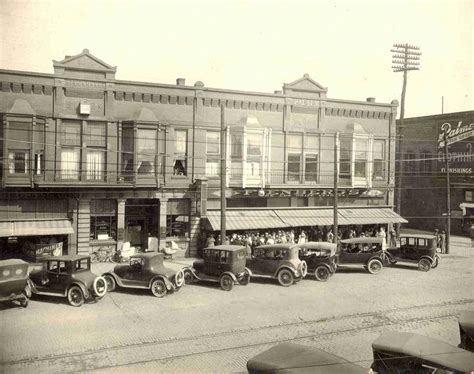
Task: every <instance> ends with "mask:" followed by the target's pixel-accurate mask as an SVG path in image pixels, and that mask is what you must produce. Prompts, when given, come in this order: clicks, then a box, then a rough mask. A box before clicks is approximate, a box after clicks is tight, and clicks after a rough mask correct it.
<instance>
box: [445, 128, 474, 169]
mask: <svg viewBox="0 0 474 374" xmlns="http://www.w3.org/2000/svg"><path fill="white" fill-rule="evenodd" d="M445 143H447V144H448V160H449V172H450V173H454V174H472V173H473V165H474V153H473V151H474V121H467V122H466V121H457V122H444V123H443V124H441V126H440V128H439V134H438V165H439V166H440V167H439V170H440V171H441V172H442V173H445V172H446V166H445V165H444V163H445V148H444V147H445Z"/></svg>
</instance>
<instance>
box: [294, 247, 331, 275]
mask: <svg viewBox="0 0 474 374" xmlns="http://www.w3.org/2000/svg"><path fill="white" fill-rule="evenodd" d="M298 248H299V258H300V260H303V261H305V262H306V264H307V267H308V273H312V274H314V277H315V278H316V279H317V280H318V281H321V282H325V281H327V280H328V279H329V278H330V277H331V276H333V275H334V273H335V272H336V268H337V266H336V249H337V246H336V244H333V243H327V242H306V243H303V244H298Z"/></svg>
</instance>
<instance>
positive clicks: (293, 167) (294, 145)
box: [286, 134, 303, 182]
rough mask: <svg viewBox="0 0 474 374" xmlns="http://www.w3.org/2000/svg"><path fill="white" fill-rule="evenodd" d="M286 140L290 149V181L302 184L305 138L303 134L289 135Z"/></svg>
mask: <svg viewBox="0 0 474 374" xmlns="http://www.w3.org/2000/svg"><path fill="white" fill-rule="evenodd" d="M286 140H287V149H288V181H289V182H300V181H301V178H300V176H301V174H300V172H301V157H302V148H303V147H302V145H303V137H302V136H301V134H298V135H288V136H287V138H286Z"/></svg>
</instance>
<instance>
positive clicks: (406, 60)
mask: <svg viewBox="0 0 474 374" xmlns="http://www.w3.org/2000/svg"><path fill="white" fill-rule="evenodd" d="M390 51H391V52H393V55H392V70H393V72H395V73H398V72H403V87H402V97H401V100H400V122H399V127H398V131H397V134H398V140H397V146H396V147H395V159H397V152H398V178H397V179H398V183H397V184H398V189H397V206H396V209H397V213H398V214H399V215H402V209H401V200H402V181H403V161H404V160H403V159H402V148H401V146H402V130H403V126H404V124H403V120H404V118H405V94H406V89H407V78H408V71H409V70H420V68H419V65H420V63H419V60H420V56H421V52H420V48H419V47H415V46H412V45H409V44H406V43H405V44H394V45H393V48H392V49H391V50H390ZM397 231H398V235H400V225H399V224H398V225H397Z"/></svg>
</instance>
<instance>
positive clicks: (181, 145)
mask: <svg viewBox="0 0 474 374" xmlns="http://www.w3.org/2000/svg"><path fill="white" fill-rule="evenodd" d="M174 133H175V149H174V160H173V175H187V167H186V166H187V165H186V161H187V143H188V134H187V131H186V130H175V132H174Z"/></svg>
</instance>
